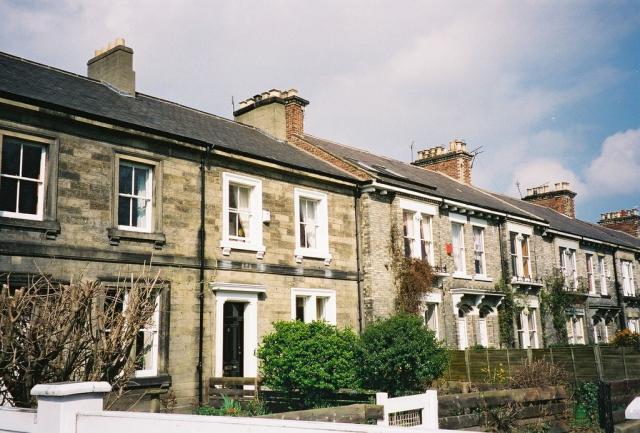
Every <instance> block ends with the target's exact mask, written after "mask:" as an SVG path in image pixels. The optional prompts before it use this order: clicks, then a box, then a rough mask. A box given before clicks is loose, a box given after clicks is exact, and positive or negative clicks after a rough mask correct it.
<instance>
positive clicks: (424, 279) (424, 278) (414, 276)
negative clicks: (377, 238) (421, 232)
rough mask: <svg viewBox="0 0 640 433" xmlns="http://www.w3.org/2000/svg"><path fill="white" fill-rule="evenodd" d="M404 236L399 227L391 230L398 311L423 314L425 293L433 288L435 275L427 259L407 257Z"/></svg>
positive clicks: (392, 262) (392, 261) (392, 264)
mask: <svg viewBox="0 0 640 433" xmlns="http://www.w3.org/2000/svg"><path fill="white" fill-rule="evenodd" d="M401 245H402V236H401V235H400V233H399V229H398V228H397V227H394V228H392V230H391V248H390V250H391V267H392V269H393V272H394V279H395V283H396V288H397V293H396V300H395V308H396V312H397V313H400V314H402V313H407V314H421V312H422V306H423V303H424V298H425V295H426V294H428V293H430V292H431V291H432V290H433V281H434V279H435V275H434V273H433V268H432V267H431V265H430V264H429V262H427V261H426V260H422V259H416V258H412V257H405V255H404V251H403V250H402V249H401Z"/></svg>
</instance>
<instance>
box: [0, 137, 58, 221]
mask: <svg viewBox="0 0 640 433" xmlns="http://www.w3.org/2000/svg"><path fill="white" fill-rule="evenodd" d="M5 136H7V137H11V138H13V139H15V140H17V141H19V143H20V159H19V162H18V165H19V167H18V169H19V173H18V174H17V175H13V174H3V173H2V172H1V169H2V148H3V147H4V139H5ZM25 145H26V146H32V147H37V148H40V174H39V176H38V178H37V179H36V178H30V177H25V176H22V165H23V164H22V162H23V154H24V146H25ZM46 160H47V145H46V144H45V143H42V142H39V141H36V140H33V139H31V140H27V139H24V138H20V137H16V136H12V135H8V134H7V135H2V136H0V183H1V182H2V178H5V179H14V180H16V181H17V182H19V183H18V187H17V188H18V189H17V191H16V206H17V205H18V203H19V202H20V193H19V191H20V187H19V185H20V183H22V182H23V181H24V182H34V183H36V185H37V190H36V191H37V192H36V194H37V196H36V206H35V208H36V213H35V214H30V213H22V212H20V209H19V208H17V207H16V211H15V212H11V211H3V210H0V216H1V217H6V218H16V219H25V220H36V221H42V220H43V215H44V201H45V186H46V177H47V173H46Z"/></svg>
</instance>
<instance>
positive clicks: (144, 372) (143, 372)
mask: <svg viewBox="0 0 640 433" xmlns="http://www.w3.org/2000/svg"><path fill="white" fill-rule="evenodd" d="M129 290H130V289H129V288H127V289H125V292H124V301H123V303H122V311H123V312H125V311H126V309H127V300H128V297H129ZM160 290H161V289H159V290H158V291H157V292H156V309H155V311H154V312H153V316H152V317H153V320H152V325H151V326H150V327H149V328H151V332H153V333H154V338H153V343H152V345H151V349H150V352H152V354H153V361H152V366H151V368H143V369H140V370H135V372H134V377H136V378H138V377H155V376H157V375H158V365H159V359H160V329H161V328H160V303H161V302H162V294H161V293H160ZM147 329H148V328H147ZM140 332H145V331H143V330H142V329H139V330H138V333H140ZM136 349H137V346H136V345H135V344H134V346H133V348H132V356H135V352H136Z"/></svg>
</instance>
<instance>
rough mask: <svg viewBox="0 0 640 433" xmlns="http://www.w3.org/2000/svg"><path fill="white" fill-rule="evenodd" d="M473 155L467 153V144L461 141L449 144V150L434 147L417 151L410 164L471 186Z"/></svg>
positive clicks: (442, 147) (453, 141)
mask: <svg viewBox="0 0 640 433" xmlns="http://www.w3.org/2000/svg"><path fill="white" fill-rule="evenodd" d="M472 161H473V155H472V154H471V153H469V152H467V143H465V142H464V141H462V140H452V141H450V142H449V149H447V150H445V148H444V146H436V147H432V148H430V149H425V150H420V151H418V159H416V160H415V161H413V162H412V164H413V165H416V166H418V167H424V168H428V169H430V170H433V171H438V172H440V173H444V174H446V175H448V176H451V177H452V178H454V179H457V180H458V181H459V182H462V183H466V184H467V185H471V162H472Z"/></svg>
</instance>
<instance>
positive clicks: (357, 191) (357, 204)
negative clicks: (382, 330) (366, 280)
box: [353, 186, 363, 334]
mask: <svg viewBox="0 0 640 433" xmlns="http://www.w3.org/2000/svg"><path fill="white" fill-rule="evenodd" d="M353 202H354V206H355V222H356V268H357V269H356V278H357V279H358V332H359V333H360V334H362V330H363V324H362V298H363V296H362V281H361V272H360V254H361V253H360V211H359V209H360V189H359V188H358V187H357V186H356V189H355V191H354V193H353Z"/></svg>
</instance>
